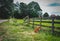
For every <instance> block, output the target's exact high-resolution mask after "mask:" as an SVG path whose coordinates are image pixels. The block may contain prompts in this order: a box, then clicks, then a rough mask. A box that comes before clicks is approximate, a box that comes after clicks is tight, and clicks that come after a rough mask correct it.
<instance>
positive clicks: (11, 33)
mask: <svg viewBox="0 0 60 41" xmlns="http://www.w3.org/2000/svg"><path fill="white" fill-rule="evenodd" d="M16 21H17V22H14V23H9V22H8V21H7V22H4V23H1V24H0V36H1V37H0V39H1V40H2V41H60V24H59V22H60V20H55V22H56V23H55V24H54V26H55V29H54V30H55V32H54V34H52V33H51V25H52V24H51V20H45V22H44V21H42V26H41V28H42V29H41V30H40V31H39V32H38V33H35V32H34V29H33V27H32V26H33V25H32V23H33V22H30V24H28V25H25V23H24V20H22V19H17V20H16ZM39 23H40V22H39V21H36V22H34V24H35V25H34V28H35V27H36V26H37V25H38V24H39Z"/></svg>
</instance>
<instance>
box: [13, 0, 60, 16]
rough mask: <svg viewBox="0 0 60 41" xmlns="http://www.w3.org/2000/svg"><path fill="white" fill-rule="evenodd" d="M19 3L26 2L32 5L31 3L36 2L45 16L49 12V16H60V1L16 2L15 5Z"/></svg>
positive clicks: (19, 0) (27, 0) (23, 0)
mask: <svg viewBox="0 0 60 41" xmlns="http://www.w3.org/2000/svg"><path fill="white" fill-rule="evenodd" d="M17 1H18V2H19V3H20V2H24V3H26V4H28V3H30V2H31V1H35V2H38V4H39V6H40V8H41V9H42V12H43V14H44V13H45V12H48V13H49V15H51V14H55V15H60V0H14V3H16V2H17Z"/></svg>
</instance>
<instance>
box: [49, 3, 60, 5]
mask: <svg viewBox="0 0 60 41" xmlns="http://www.w3.org/2000/svg"><path fill="white" fill-rule="evenodd" d="M48 6H60V3H51V4H49V5H48Z"/></svg>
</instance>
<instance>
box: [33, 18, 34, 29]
mask: <svg viewBox="0 0 60 41" xmlns="http://www.w3.org/2000/svg"><path fill="white" fill-rule="evenodd" d="M33 29H34V18H33Z"/></svg>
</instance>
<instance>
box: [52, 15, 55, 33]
mask: <svg viewBox="0 0 60 41" xmlns="http://www.w3.org/2000/svg"><path fill="white" fill-rule="evenodd" d="M51 17H52V34H53V33H54V19H55V15H51Z"/></svg>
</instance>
